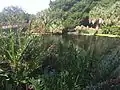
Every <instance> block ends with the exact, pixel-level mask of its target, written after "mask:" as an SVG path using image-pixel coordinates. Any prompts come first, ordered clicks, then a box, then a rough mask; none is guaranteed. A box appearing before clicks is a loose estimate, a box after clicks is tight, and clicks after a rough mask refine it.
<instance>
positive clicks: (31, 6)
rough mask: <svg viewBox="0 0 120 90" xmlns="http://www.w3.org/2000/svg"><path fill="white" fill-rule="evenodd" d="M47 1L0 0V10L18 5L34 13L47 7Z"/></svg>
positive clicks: (48, 0)
mask: <svg viewBox="0 0 120 90" xmlns="http://www.w3.org/2000/svg"><path fill="white" fill-rule="evenodd" d="M49 2H50V0H0V12H1V11H2V9H3V8H4V7H7V6H19V7H21V8H22V9H23V10H25V11H26V12H28V13H30V14H36V13H37V12H39V11H41V10H44V9H46V8H48V7H49Z"/></svg>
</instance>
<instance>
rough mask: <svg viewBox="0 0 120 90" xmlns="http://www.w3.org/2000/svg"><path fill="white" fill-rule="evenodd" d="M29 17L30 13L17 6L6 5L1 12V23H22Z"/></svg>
mask: <svg viewBox="0 0 120 90" xmlns="http://www.w3.org/2000/svg"><path fill="white" fill-rule="evenodd" d="M28 19H29V14H27V13H26V12H25V11H24V10H23V9H22V8H19V7H17V6H9V7H6V8H4V9H3V11H2V12H1V14H0V23H2V24H18V23H19V24H20V23H24V22H26V20H28Z"/></svg>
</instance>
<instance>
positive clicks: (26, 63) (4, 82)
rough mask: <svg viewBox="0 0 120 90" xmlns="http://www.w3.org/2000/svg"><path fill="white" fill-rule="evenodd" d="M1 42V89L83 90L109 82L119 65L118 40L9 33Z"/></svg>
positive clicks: (119, 42)
mask: <svg viewBox="0 0 120 90" xmlns="http://www.w3.org/2000/svg"><path fill="white" fill-rule="evenodd" d="M0 39H1V40H0V41H1V42H0V45H1V46H0V60H1V63H0V80H1V83H0V88H1V90H23V88H24V89H27V88H29V87H30V86H32V87H33V88H34V89H35V90H83V89H84V88H85V87H86V86H88V85H93V84H95V83H98V82H100V81H104V80H107V79H109V78H110V75H111V72H112V71H114V70H115V68H117V66H119V57H120V53H119V51H118V50H119V44H120V41H119V39H117V38H107V37H105V38H100V37H95V36H92V37H91V36H57V37H56V36H32V35H22V34H21V33H20V32H18V33H17V34H15V33H13V32H10V34H9V35H8V36H5V37H0ZM112 51H114V52H112ZM113 60H114V61H113ZM111 66H112V67H111Z"/></svg>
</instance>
